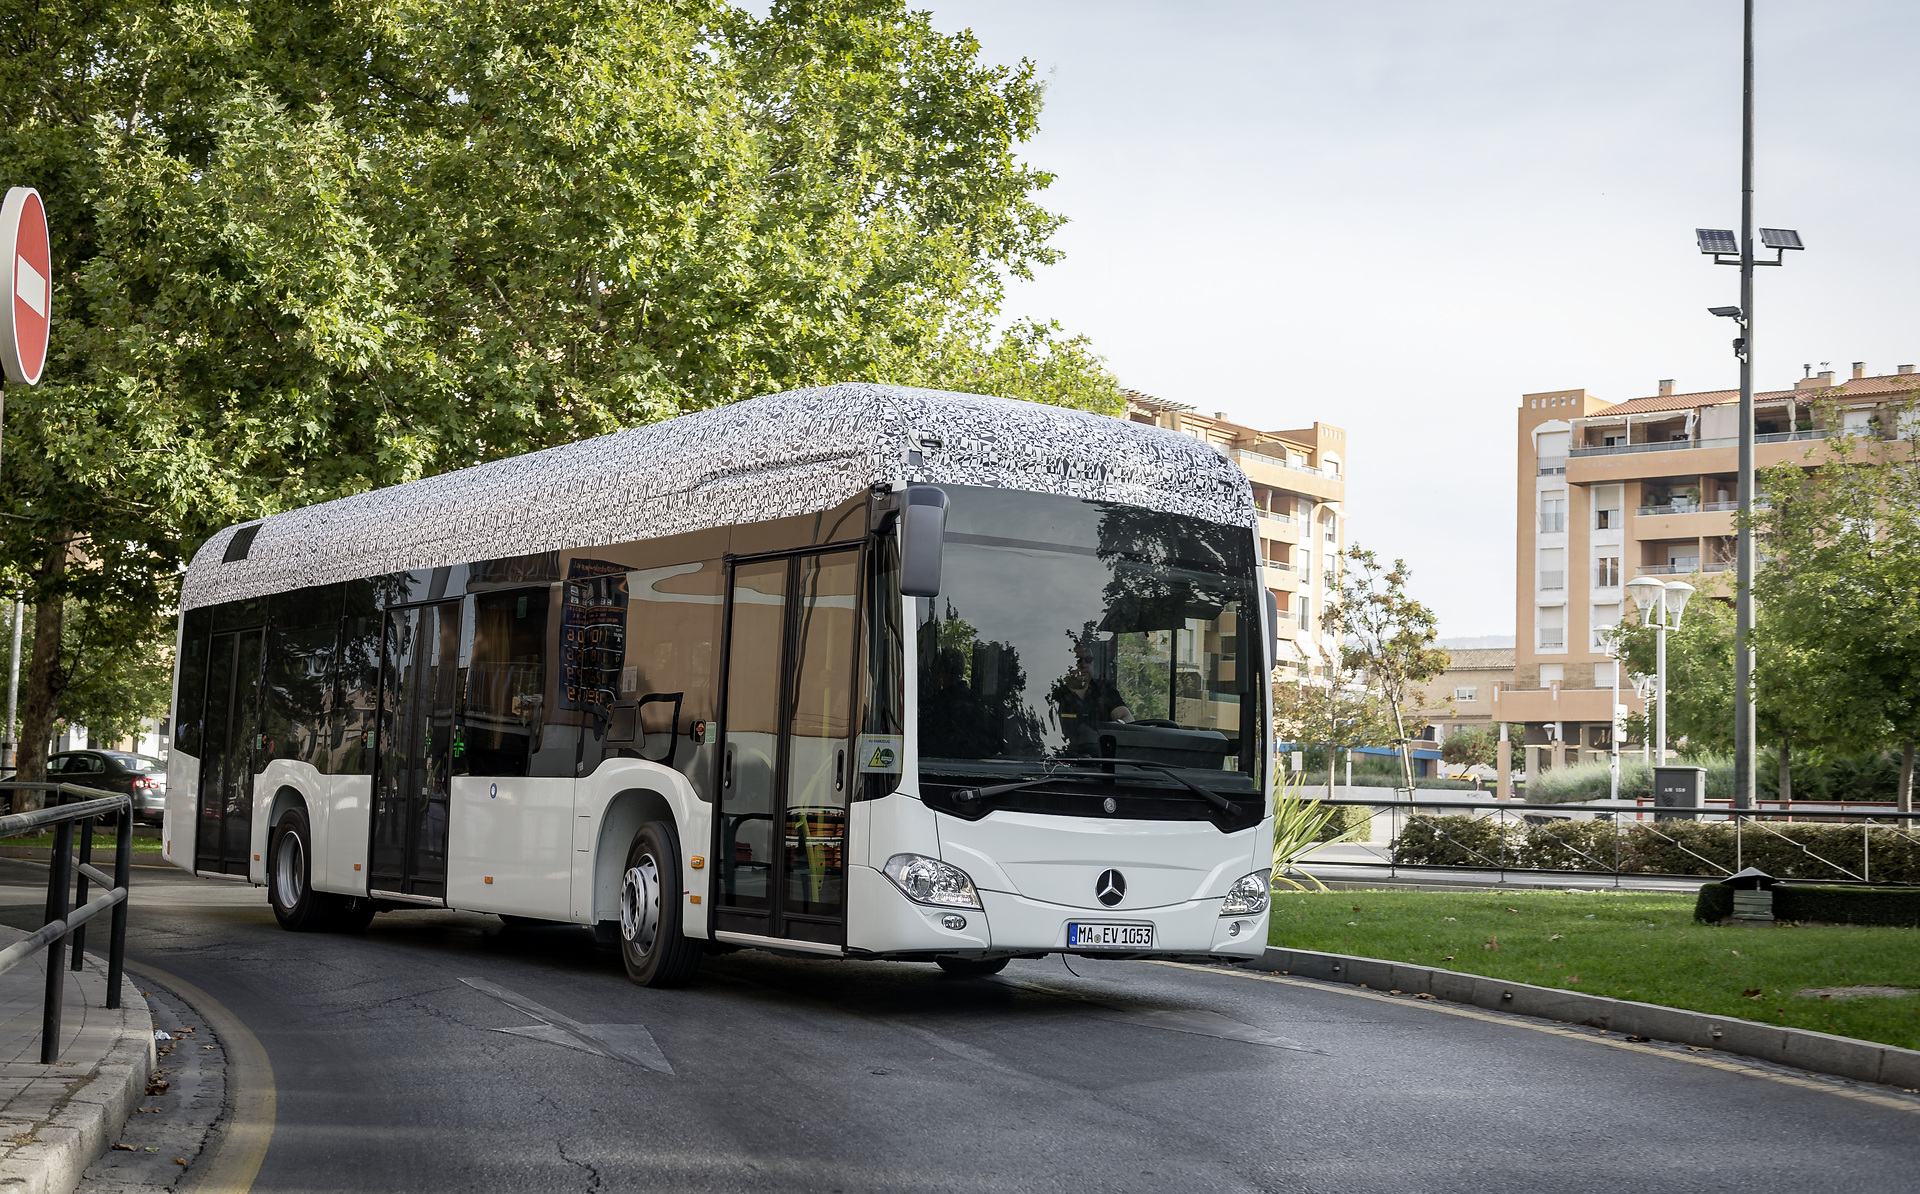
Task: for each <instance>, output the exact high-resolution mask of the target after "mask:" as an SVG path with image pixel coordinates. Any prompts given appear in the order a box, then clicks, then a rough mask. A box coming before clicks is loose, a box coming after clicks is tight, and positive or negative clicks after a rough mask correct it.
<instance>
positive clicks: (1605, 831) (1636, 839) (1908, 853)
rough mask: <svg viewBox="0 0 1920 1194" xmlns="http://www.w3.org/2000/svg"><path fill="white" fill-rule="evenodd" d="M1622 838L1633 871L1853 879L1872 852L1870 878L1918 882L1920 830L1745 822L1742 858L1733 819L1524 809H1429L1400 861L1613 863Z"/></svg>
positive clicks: (1545, 866)
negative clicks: (1550, 813) (1592, 816)
mask: <svg viewBox="0 0 1920 1194" xmlns="http://www.w3.org/2000/svg"><path fill="white" fill-rule="evenodd" d="M1763 825H1764V827H1763ZM1616 839H1617V842H1618V858H1619V860H1620V861H1619V867H1620V870H1622V871H1625V872H1630V873H1640V874H1658V875H1701V876H1720V875H1726V874H1730V873H1732V872H1733V871H1736V870H1739V869H1741V868H1742V867H1759V868H1760V869H1761V870H1763V871H1765V872H1767V873H1768V874H1769V875H1772V876H1773V877H1774V878H1776V879H1801V880H1822V879H1828V880H1830V879H1854V878H1857V877H1858V876H1859V875H1860V873H1861V864H1862V862H1863V861H1865V856H1869V855H1870V857H1871V863H1872V865H1871V869H1870V870H1869V871H1868V872H1867V877H1868V878H1870V879H1872V880H1875V881H1878V882H1885V883H1920V837H1916V836H1914V835H1910V834H1905V833H1902V832H1900V831H1898V830H1895V829H1891V828H1877V829H1872V830H1863V829H1862V827H1861V826H1859V825H1809V824H1804V823H1801V824H1795V823H1785V822H1777V821H1773V822H1752V821H1749V822H1747V823H1746V824H1745V826H1744V827H1743V828H1742V830H1741V833H1740V843H1739V857H1738V859H1736V858H1735V856H1734V853H1735V850H1734V833H1733V826H1732V825H1731V824H1729V823H1728V822H1725V821H1686V820H1672V821H1628V822H1623V823H1620V824H1619V825H1616V824H1615V823H1614V822H1612V821H1601V820H1586V821H1574V820H1554V821H1549V822H1547V823H1546V824H1544V825H1532V824H1528V823H1526V822H1525V821H1522V820H1521V819H1520V818H1518V817H1513V818H1509V819H1508V820H1507V821H1505V823H1504V824H1503V823H1502V822H1501V821H1500V820H1499V819H1498V818H1494V817H1475V816H1471V815H1468V814H1464V813H1463V814H1456V815H1452V816H1444V817H1422V818H1421V819H1420V820H1418V821H1414V822H1412V823H1410V824H1409V825H1407V826H1406V828H1405V829H1403V830H1402V831H1401V832H1400V836H1399V837H1397V838H1395V839H1394V842H1393V860H1394V861H1395V862H1401V863H1408V864H1424V865H1427V866H1488V865H1499V864H1500V862H1501V860H1502V859H1504V860H1505V864H1506V865H1507V866H1509V867H1512V868H1514V869H1516V870H1565V871H1588V870H1591V871H1605V870H1609V869H1610V868H1611V864H1612V863H1613V859H1614V858H1615V843H1616ZM1476 854H1477V855H1480V856H1482V857H1475V855H1476ZM1489 859H1490V860H1492V862H1491V863H1489V862H1488V861H1487V860H1489Z"/></svg>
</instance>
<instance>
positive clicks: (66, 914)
mask: <svg viewBox="0 0 1920 1194" xmlns="http://www.w3.org/2000/svg"><path fill="white" fill-rule="evenodd" d="M0 792H5V793H6V794H7V798H8V801H9V807H12V802H13V801H14V800H15V799H16V798H17V797H18V796H19V794H20V793H22V792H45V793H48V794H49V796H48V798H49V799H50V800H54V801H57V802H58V803H55V804H51V805H49V806H48V807H46V808H42V809H36V810H34V811H33V812H27V813H12V814H10V815H8V816H4V817H0V838H6V837H18V836H19V835H20V834H23V833H32V832H33V831H34V830H36V829H43V828H45V827H47V826H52V827H53V857H52V858H50V859H49V860H48V863H47V910H46V923H45V924H43V925H41V926H40V928H39V930H38V931H37V932H34V933H32V934H30V935H29V936H27V937H26V938H25V939H24V940H21V941H16V942H14V943H13V944H12V945H9V946H8V947H7V948H5V949H0V974H5V973H6V972H7V971H9V970H12V969H13V968H14V967H16V966H18V965H20V964H21V963H22V962H24V961H26V960H27V959H28V958H31V957H33V956H34V955H35V954H37V953H39V952H41V951H42V950H45V951H46V954H47V992H46V1003H45V1005H44V1006H43V1008H42V1009H41V1013H40V1063H41V1064H42V1065H52V1064H54V1063H55V1062H57V1061H59V1060H60V1007H61V999H60V997H61V994H62V990H61V988H62V985H63V983H64V982H65V979H66V975H65V973H64V972H65V971H66V970H67V969H68V966H67V939H68V938H69V937H71V938H72V939H73V962H72V969H74V970H79V969H80V968H81V966H82V965H83V964H84V962H85V956H84V951H85V950H86V945H87V922H88V921H90V920H92V919H93V918H94V917H96V916H98V915H100V914H101V913H102V912H105V911H107V910H108V909H112V910H113V920H112V927H111V929H110V930H109V938H108V947H107V1006H108V1007H109V1008H117V1007H119V1006H120V986H121V979H122V977H123V976H124V973H125V970H126V958H127V884H128V881H129V879H130V878H131V876H132V868H133V800H132V798H131V797H127V796H120V795H116V794H115V793H112V792H102V791H100V790H99V789H97V788H82V787H79V786H78V785H75V784H22V783H0ZM68 801H77V803H68ZM108 813H117V814H119V830H118V833H117V834H116V842H115V847H114V856H113V874H112V875H108V874H106V873H105V872H103V871H100V870H98V869H97V868H95V867H94V865H93V824H94V821H95V819H96V818H98V817H101V816H104V815H106V814H108ZM76 824H77V825H79V827H80V842H79V858H78V859H77V860H76V859H75V858H74V857H73V854H74V840H73V829H74V826H75V825H76ZM88 880H92V881H93V882H95V883H98V884H99V885H100V886H101V887H103V888H105V889H106V890H105V891H104V892H102V893H101V894H100V895H98V896H95V897H94V898H93V899H91V900H89V899H88V898H87V882H88ZM69 889H72V890H71V892H70V891H69ZM70 897H71V902H70ZM76 904H77V905H78V907H75V905H76Z"/></svg>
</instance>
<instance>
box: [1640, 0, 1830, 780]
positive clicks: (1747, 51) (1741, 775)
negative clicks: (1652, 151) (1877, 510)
mask: <svg viewBox="0 0 1920 1194" xmlns="http://www.w3.org/2000/svg"><path fill="white" fill-rule="evenodd" d="M1742 8H1743V10H1744V24H1743V27H1742V37H1741V70H1740V85H1741V101H1740V236H1739V239H1738V240H1735V239H1734V234H1733V232H1732V231H1731V230H1730V229H1726V228H1696V229H1694V237H1695V240H1696V241H1697V242H1698V244H1699V246H1700V251H1701V252H1702V253H1706V254H1709V255H1711V256H1712V257H1713V263H1714V264H1715V265H1735V266H1739V267H1740V305H1739V306H1737V307H1708V308H1707V312H1708V314H1710V315H1721V316H1725V317H1726V318H1728V319H1731V320H1733V321H1734V322H1735V323H1737V324H1739V325H1740V335H1739V336H1737V337H1735V339H1734V341H1733V355H1734V356H1736V357H1738V358H1740V459H1739V469H1740V483H1739V488H1740V528H1739V540H1738V544H1737V546H1736V548H1735V552H1734V568H1735V569H1736V579H1735V581H1734V631H1733V806H1734V807H1735V808H1752V807H1753V806H1754V777H1753V756H1754V753H1755V750H1754V748H1755V720H1756V718H1755V700H1754V691H1753V491H1754V476H1753V269H1754V267H1755V266H1757V265H1779V264H1780V263H1781V260H1782V259H1783V258H1784V257H1785V256H1786V254H1787V250H1789V249H1803V248H1805V247H1806V246H1805V245H1802V244H1801V243H1800V234H1799V233H1798V232H1796V231H1794V230H1793V229H1791V228H1762V229H1760V241H1761V243H1762V244H1763V245H1765V246H1766V247H1767V248H1769V249H1772V250H1773V251H1774V253H1773V260H1772V261H1756V260H1755V259H1754V254H1753V232H1754V229H1753V0H1745V3H1744V4H1743V5H1742ZM1665 745H1666V744H1665V743H1664V742H1662V743H1661V747H1662V749H1664V748H1665Z"/></svg>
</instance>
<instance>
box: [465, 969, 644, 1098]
mask: <svg viewBox="0 0 1920 1194" xmlns="http://www.w3.org/2000/svg"><path fill="white" fill-rule="evenodd" d="M460 981H461V982H463V983H465V984H467V985H468V986H469V987H472V988H473V989H474V990H476V991H479V992H480V993H481V994H483V995H491V996H493V997H494V998H495V999H498V1000H499V1001H500V1002H502V1003H504V1004H506V1005H507V1006H508V1007H510V1008H513V1009H514V1010H516V1011H519V1012H522V1013H524V1014H526V1015H529V1016H532V1017H533V1018H534V1019H536V1020H539V1021H540V1023H538V1024H530V1025H528V1026H527V1027H525V1028H494V1029H489V1031H491V1032H504V1033H508V1034H510V1035H513V1036H524V1037H530V1038H532V1039H533V1040H536V1041H546V1042H547V1043H548V1044H550V1045H561V1046H563V1047H565V1048H568V1049H578V1050H580V1051H581V1052H582V1053H592V1054H594V1055H595V1056H598V1057H610V1058H612V1059H613V1060H615V1061H624V1062H627V1063H629V1064H631V1065H637V1066H640V1067H642V1068H644V1069H649V1070H652V1071H654V1072H655V1073H658V1074H667V1075H672V1073H673V1064H672V1063H671V1062H669V1061H668V1060H667V1055H666V1054H664V1053H662V1052H660V1046H659V1045H657V1044H655V1043H654V1041H653V1034H652V1033H650V1032H648V1031H647V1026H646V1025H644V1024H582V1023H580V1022H579V1021H578V1020H571V1019H568V1018H567V1017H566V1016H563V1015H561V1014H560V1013H559V1012H556V1011H554V1010H553V1009H552V1008H550V1007H545V1006H543V1005H541V1004H538V1003H535V1002H534V1001H533V1000H531V999H528V998H527V997H526V996H525V995H522V994H520V993H518V992H517V991H509V990H507V988H505V987H503V986H500V985H499V984H498V983H490V982H488V981H487V980H486V979H484V978H463V979H461V980H460Z"/></svg>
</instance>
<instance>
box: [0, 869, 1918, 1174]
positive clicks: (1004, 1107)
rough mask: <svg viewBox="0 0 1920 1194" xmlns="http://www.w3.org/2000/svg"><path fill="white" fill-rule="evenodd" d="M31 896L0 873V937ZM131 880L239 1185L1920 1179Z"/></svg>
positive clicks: (1863, 1119)
mask: <svg viewBox="0 0 1920 1194" xmlns="http://www.w3.org/2000/svg"><path fill="white" fill-rule="evenodd" d="M44 874H45V872H44V870H42V869H40V868H39V867H38V866H36V865H34V864H30V863H22V862H16V861H12V860H0V894H4V893H6V892H13V893H15V897H14V898H13V900H12V902H11V903H8V902H7V901H6V900H0V918H4V919H5V920H6V921H7V922H9V923H13V924H18V925H26V924H28V923H29V922H33V923H37V921H34V917H35V916H36V915H37V911H38V910H37V909H36V908H33V907H31V906H30V905H29V904H27V903H23V902H21V900H20V898H19V897H18V893H20V892H31V890H32V889H33V888H34V887H35V886H36V885H41V884H44V882H45V880H44ZM135 887H136V895H135V899H134V903H133V911H132V913H131V929H130V938H129V952H130V955H131V957H132V959H133V960H134V962H135V963H139V962H142V961H144V962H146V963H147V964H149V965H152V966H156V967H159V968H161V969H163V970H165V971H168V972H170V973H172V974H174V975H177V976H179V977H181V978H184V979H186V980H187V981H189V982H191V983H193V984H195V985H197V986H198V987H200V988H201V989H203V990H204V991H206V992H208V993H211V994H213V995H214V996H215V997H216V998H217V999H218V1000H220V1001H221V1002H222V1003H223V1004H224V1005H225V1006H226V1008H227V1009H229V1010H230V1011H231V1012H232V1013H233V1014H235V1015H236V1016H238V1017H239V1018H240V1019H241V1020H242V1021H244V1022H245V1024H246V1025H247V1027H248V1028H249V1029H250V1030H251V1031H252V1033H253V1034H254V1035H255V1037H257V1039H258V1040H259V1042H261V1044H263V1045H264V1047H265V1051H266V1054H267V1056H268V1058H269V1059H270V1061H271V1067H272V1076H273V1082H274V1085H275V1088H276V1090H277V1112H276V1117H275V1122H274V1127H273V1132H272V1136H271V1143H270V1145H269V1147H268V1149H267V1153H266V1158H265V1162H264V1164H263V1165H262V1166H261V1168H260V1170H259V1174H258V1177H257V1179H256V1180H255V1182H254V1185H253V1189H254V1190H255V1191H261V1192H266V1191H303V1192H304V1191H356V1192H358V1191H386V1190H392V1191H410V1192H411V1191H596V1190H598V1191H626V1190H690V1191H707V1190H713V1191H736V1190H738V1191H759V1190H767V1191H776V1190H777V1191H820V1192H822V1194H825V1192H829V1191H843V1192H846V1194H852V1192H854V1191H889V1192H893V1191H954V1192H962V1191H1038V1192H1042V1194H1065V1192H1069V1191H1103V1192H1104V1191H1122V1190H1140V1191H1156V1192H1159V1191H1180V1192H1183V1194H1184V1192H1187V1191H1213V1190H1221V1191H1243V1190H1246V1191H1250V1190H1260V1191H1281V1190H1284V1191H1289V1192H1293V1191H1326V1192H1328V1194H1335V1192H1338V1194H1361V1192H1367V1191H1393V1192H1395V1194H1404V1192H1406V1191H1422V1192H1426V1191H1435V1192H1437V1191H1462V1192H1467V1191H1471V1192H1473V1194H1482V1192H1485V1191H1528V1190H1543V1191H1544V1190H1551V1191H1555V1192H1561V1191H1588V1190H1591V1191H1605V1192H1606V1194H1618V1192H1619V1191H1621V1190H1628V1191H1632V1192H1633V1194H1653V1192H1656V1191H1675V1192H1682V1191H1684V1192H1686V1194H1698V1192H1700V1191H1720V1190H1724V1191H1752V1190H1782V1189H1793V1190H1796V1191H1821V1190H1835V1191H1840V1190H1844V1191H1847V1192H1848V1194H1866V1192H1868V1191H1879V1190H1888V1191H1891V1190H1912V1189H1913V1188H1914V1184H1913V1183H1914V1177H1913V1175H1914V1172H1915V1167H1916V1163H1917V1162H1920V1099H1911V1098H1909V1097H1907V1096H1900V1095H1893V1096H1889V1095H1888V1094H1887V1093H1886V1092H1885V1091H1884V1090H1882V1089H1876V1088H1866V1087H1860V1086H1856V1085H1852V1084H1849V1083H1844V1082H1840V1081H1837V1080H1825V1079H1821V1080H1818V1081H1812V1082H1809V1081H1807V1079H1806V1078H1805V1076H1802V1075H1791V1074H1787V1073H1785V1072H1783V1071H1776V1072H1772V1073H1767V1072H1762V1070H1763V1067H1757V1066H1755V1067H1745V1068H1742V1069H1731V1068H1725V1067H1727V1066H1728V1064H1729V1062H1730V1061H1737V1060H1738V1059H1728V1058H1725V1057H1724V1056H1723V1055H1705V1056H1703V1055H1699V1054H1692V1053H1687V1052H1684V1051H1681V1050H1678V1049H1674V1048H1671V1047H1656V1046H1638V1045H1630V1044H1627V1043H1625V1042H1622V1041H1620V1039H1619V1038H1618V1037H1602V1036H1600V1035H1599V1034H1596V1033H1593V1032H1591V1031H1589V1030H1584V1029H1581V1030H1576V1029H1568V1028H1562V1027H1557V1026H1554V1025H1551V1024H1545V1023H1543V1022H1540V1021H1528V1020H1522V1019H1519V1018H1514V1017H1503V1016H1497V1015H1491V1014H1488V1013H1483V1012H1478V1011H1474V1010H1471V1009H1459V1008H1451V1007H1449V1006H1447V1005H1442V1004H1436V1003H1429V1002H1416V1001H1413V1000H1408V999H1399V998H1388V997H1386V996H1382V995H1376V994H1372V993H1368V992H1360V991H1355V990H1352V989H1349V988H1343V987H1335V986H1326V985H1320V984H1314V983H1308V982H1305V981H1303V980H1296V979H1285V978H1280V977H1274V976H1267V975H1247V974H1245V973H1237V972H1225V971H1222V970H1219V969H1215V968H1205V967H1176V966H1167V965H1156V964H1150V963H1117V962H1097V961H1076V962H1075V964H1074V969H1075V970H1078V971H1079V972H1080V973H1079V974H1078V975H1075V974H1074V973H1072V972H1071V971H1069V969H1068V968H1067V967H1066V966H1065V965H1064V964H1063V963H1062V962H1061V961H1060V960H1059V959H1057V958H1055V959H1048V960H1046V961H1037V962H1016V963H1014V965H1013V966H1012V967H1010V968H1009V969H1008V970H1007V971H1006V972H1005V973H1004V974H1002V975H1000V976H998V977H995V978H991V979H971V980H969V979H954V978H950V977H947V976H945V975H943V974H941V973H939V972H938V971H936V970H935V969H934V968H933V967H931V966H924V965H907V964H889V963H860V962H820V961H814V962H807V961H799V960H789V959H784V958H779V957H775V956H772V955H768V954H764V953H758V952H753V951H746V952H740V953H735V954H731V955H727V956H724V957H717V958H710V959H708V961H707V963H706V965H705V966H704V967H703V969H702V971H701V976H700V978H699V979H698V980H697V981H696V983H695V984H694V985H693V986H692V987H690V988H688V989H685V990H679V991H647V990H642V989H640V988H637V987H634V986H632V985H631V984H629V983H628V982H627V981H626V978H625V976H624V974H623V973H622V971H621V968H620V963H619V959H618V956H617V955H616V954H614V953H613V952H611V951H610V950H606V949H602V948H599V947H596V946H595V945H594V944H593V942H592V938H591V935H590V934H588V933H586V932H585V931H583V930H573V929H560V928H556V929H541V930H530V931H526V930H523V931H509V930H504V929H503V928H502V926H501V925H500V923H499V922H498V921H497V920H495V919H494V918H492V917H485V916H476V915H468V914H463V913H446V912H432V911H420V912H403V913H394V914H387V915H382V916H380V917H378V918H377V919H376V920H375V922H374V925H373V928H372V929H371V930H370V931H369V932H368V933H367V934H366V935H365V936H358V937H355V936H338V935H308V934H292V933H286V932H283V931H282V930H281V929H280V928H279V927H278V926H277V925H275V923H274V920H273V916H272V913H271V912H270V911H269V910H268V909H267V907H266V904H265V900H264V894H263V893H262V892H260V891H258V890H256V889H251V888H243V887H240V886H238V885H234V884H222V883H212V882H203V881H199V880H194V879H192V878H190V877H188V876H186V875H183V874H180V873H179V872H176V871H169V870H165V869H142V870H139V871H136V872H135ZM42 890H43V889H42ZM470 979H471V980H476V981H475V982H468V981H466V980H470ZM476 984H477V985H476ZM512 1029H522V1030H530V1032H531V1035H529V1034H528V1033H526V1032H522V1033H515V1032H511V1031H507V1030H512Z"/></svg>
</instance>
